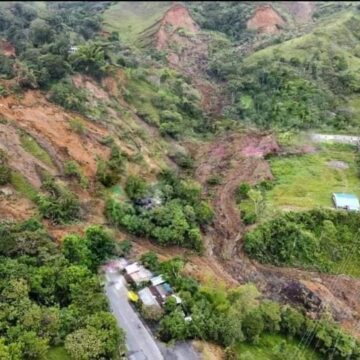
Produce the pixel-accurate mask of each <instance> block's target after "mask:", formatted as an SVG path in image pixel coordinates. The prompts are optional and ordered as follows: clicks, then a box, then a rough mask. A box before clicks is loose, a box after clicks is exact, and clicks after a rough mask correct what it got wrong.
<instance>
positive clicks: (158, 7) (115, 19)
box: [103, 1, 171, 42]
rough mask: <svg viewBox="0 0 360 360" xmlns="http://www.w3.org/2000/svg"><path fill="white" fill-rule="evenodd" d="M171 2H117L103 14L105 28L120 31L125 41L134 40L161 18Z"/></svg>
mask: <svg viewBox="0 0 360 360" xmlns="http://www.w3.org/2000/svg"><path fill="white" fill-rule="evenodd" d="M170 5H171V2H169V1H164V2H160V1H158V2H146V1H137V2H116V3H114V5H111V6H110V7H109V8H108V9H107V10H106V11H105V12H104V14H103V20H104V28H105V30H107V31H118V32H120V37H121V39H122V40H124V41H128V42H134V41H135V40H136V39H137V38H138V35H139V34H140V33H141V32H142V31H143V30H145V29H146V28H148V27H150V26H151V25H153V24H154V23H156V22H157V21H158V20H160V19H161V17H162V15H163V14H164V13H165V11H166V10H167V9H168V8H169V7H170Z"/></svg>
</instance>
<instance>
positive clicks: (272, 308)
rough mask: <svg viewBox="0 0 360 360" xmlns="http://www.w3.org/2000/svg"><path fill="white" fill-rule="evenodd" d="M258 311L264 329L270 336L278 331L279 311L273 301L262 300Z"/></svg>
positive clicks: (277, 305)
mask: <svg viewBox="0 0 360 360" xmlns="http://www.w3.org/2000/svg"><path fill="white" fill-rule="evenodd" d="M260 311H261V314H262V317H263V319H264V329H265V330H266V331H268V332H269V333H270V334H274V333H276V332H278V331H279V330H280V321H281V309H280V305H279V304H278V303H276V302H274V301H270V300H264V301H263V302H262V303H261V305H260Z"/></svg>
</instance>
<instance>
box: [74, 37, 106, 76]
mask: <svg viewBox="0 0 360 360" xmlns="http://www.w3.org/2000/svg"><path fill="white" fill-rule="evenodd" d="M69 60H70V63H71V65H72V66H73V68H74V69H75V70H77V71H81V72H84V73H85V74H89V75H93V76H96V77H100V76H103V75H104V74H105V73H106V72H107V70H108V65H109V64H108V62H107V60H106V58H105V51H104V47H103V46H102V45H101V44H97V43H94V42H88V43H87V44H86V45H82V46H79V48H78V50H77V51H76V52H75V53H74V54H72V55H71V56H70V59H69Z"/></svg>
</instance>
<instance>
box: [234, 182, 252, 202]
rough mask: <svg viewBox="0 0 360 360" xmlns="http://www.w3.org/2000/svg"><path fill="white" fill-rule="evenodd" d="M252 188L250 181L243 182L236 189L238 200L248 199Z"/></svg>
mask: <svg viewBox="0 0 360 360" xmlns="http://www.w3.org/2000/svg"><path fill="white" fill-rule="evenodd" d="M250 190H251V187H250V185H249V184H248V183H242V184H240V185H239V186H238V187H237V188H236V190H235V196H236V199H237V200H238V201H241V200H244V199H247V198H248V197H249V195H248V194H249V191H250Z"/></svg>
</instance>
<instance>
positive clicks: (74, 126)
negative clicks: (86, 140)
mask: <svg viewBox="0 0 360 360" xmlns="http://www.w3.org/2000/svg"><path fill="white" fill-rule="evenodd" d="M69 124H70V128H71V130H72V131H74V132H75V133H76V134H78V135H85V134H86V133H87V129H86V126H85V123H84V122H83V121H82V120H81V119H79V118H74V119H70V120H69Z"/></svg>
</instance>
